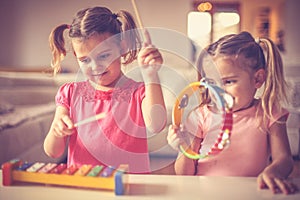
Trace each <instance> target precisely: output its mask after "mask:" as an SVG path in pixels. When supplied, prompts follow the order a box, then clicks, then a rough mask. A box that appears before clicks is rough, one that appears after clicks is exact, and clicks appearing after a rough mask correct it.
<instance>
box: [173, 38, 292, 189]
mask: <svg viewBox="0 0 300 200" xmlns="http://www.w3.org/2000/svg"><path fill="white" fill-rule="evenodd" d="M263 50H265V52H264V51H263ZM264 53H265V55H266V58H265V55H264ZM207 58H210V59H212V60H213V61H214V64H215V67H216V69H217V70H218V72H219V74H220V78H221V82H222V84H221V85H222V88H223V89H224V90H225V91H226V92H227V93H228V94H230V95H231V96H232V97H233V100H234V105H233V109H232V111H233V125H232V133H231V138H230V145H229V146H228V148H225V149H224V150H223V151H222V152H221V153H219V154H218V155H216V156H213V157H211V158H206V159H199V160H194V159H190V158H188V157H186V156H183V155H182V154H181V153H180V154H179V155H178V158H177V160H176V162H175V171H176V173H177V174H181V175H206V176H257V177H258V178H257V182H258V186H259V187H260V188H269V189H270V190H272V191H273V192H283V193H286V194H288V193H293V192H295V190H296V187H295V185H294V184H292V183H291V182H289V181H288V180H287V177H288V176H289V174H290V173H291V171H292V169H293V159H292V156H291V151H290V146H289V141H288V137H287V131H286V120H287V117H288V112H287V111H286V110H285V109H284V108H283V103H284V102H285V101H286V99H287V98H286V97H287V96H286V92H285V90H286V88H285V87H286V82H285V80H284V73H283V66H282V60H281V57H280V54H279V51H278V50H277V48H276V46H275V45H274V43H273V42H272V41H271V40H269V39H267V38H260V39H259V40H258V41H256V40H255V39H254V38H253V37H252V36H251V35H250V34H249V33H248V32H241V33H240V34H231V35H227V36H224V37H222V38H221V39H219V40H218V41H216V42H215V43H212V44H211V45H209V46H208V47H207V48H206V49H205V50H204V51H203V52H202V53H201V54H200V56H199V60H198V64H197V65H198V69H199V80H200V79H202V77H204V76H205V73H207V72H206V71H205V70H206V69H208V68H209V67H214V66H206V65H205V63H207V62H204V60H205V59H207ZM259 88H262V89H263V92H262V95H261V97H260V98H256V97H255V95H256V92H257V90H258V89H259ZM215 115H216V113H214V112H213V111H212V109H211V107H210V104H204V105H203V106H200V107H198V108H197V109H195V110H194V111H192V112H191V113H189V115H188V118H187V120H186V124H183V127H184V129H185V130H184V131H185V132H184V133H189V134H188V135H189V136H190V138H191V141H192V142H191V143H190V148H191V149H192V150H193V151H195V152H200V153H203V151H207V147H209V146H212V144H211V142H210V141H209V139H207V137H206V136H207V134H210V133H212V132H213V131H218V130H219V129H220V128H219V127H220V126H217V125H216V123H217V121H215V120H213V119H214V118H216V117H215ZM178 132H179V127H177V126H175V125H171V126H170V127H169V133H168V142H169V144H170V145H171V146H172V147H173V148H175V149H176V148H178V145H179V144H182V143H183V139H184V138H182V137H181V134H177V133H178ZM191 136H192V137H191Z"/></svg>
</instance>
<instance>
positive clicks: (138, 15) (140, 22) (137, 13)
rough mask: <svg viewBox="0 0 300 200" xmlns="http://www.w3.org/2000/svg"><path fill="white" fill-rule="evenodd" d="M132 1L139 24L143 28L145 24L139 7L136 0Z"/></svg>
mask: <svg viewBox="0 0 300 200" xmlns="http://www.w3.org/2000/svg"><path fill="white" fill-rule="evenodd" d="M131 3H132V6H133V10H134V12H135V16H136V19H137V21H138V24H139V26H140V28H141V29H144V26H143V23H142V20H141V17H140V14H139V11H138V9H137V6H136V3H135V0H131Z"/></svg>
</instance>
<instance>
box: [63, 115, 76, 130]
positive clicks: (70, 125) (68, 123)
mask: <svg viewBox="0 0 300 200" xmlns="http://www.w3.org/2000/svg"><path fill="white" fill-rule="evenodd" d="M62 121H63V122H64V124H65V125H66V127H67V128H68V129H72V128H74V123H73V121H72V120H71V118H70V117H69V116H68V115H65V116H63V117H62Z"/></svg>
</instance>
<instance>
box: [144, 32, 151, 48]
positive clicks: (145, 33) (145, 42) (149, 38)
mask: <svg viewBox="0 0 300 200" xmlns="http://www.w3.org/2000/svg"><path fill="white" fill-rule="evenodd" d="M143 34H144V39H145V41H144V46H148V45H151V44H152V41H151V37H150V34H149V32H148V30H147V29H144V33H143Z"/></svg>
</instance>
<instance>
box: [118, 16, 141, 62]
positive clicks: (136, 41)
mask: <svg viewBox="0 0 300 200" xmlns="http://www.w3.org/2000/svg"><path fill="white" fill-rule="evenodd" d="M117 16H118V17H119V18H120V20H121V21H122V32H123V36H124V38H123V39H124V40H125V41H126V44H127V47H128V50H127V52H126V53H125V54H124V63H123V64H129V63H131V62H132V61H134V60H135V59H136V57H137V54H138V50H139V49H140V48H141V38H140V35H139V32H138V31H137V30H136V28H137V26H136V23H135V22H134V19H133V17H132V15H131V14H130V13H129V12H127V11H124V10H120V11H119V12H118V13H117Z"/></svg>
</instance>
